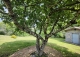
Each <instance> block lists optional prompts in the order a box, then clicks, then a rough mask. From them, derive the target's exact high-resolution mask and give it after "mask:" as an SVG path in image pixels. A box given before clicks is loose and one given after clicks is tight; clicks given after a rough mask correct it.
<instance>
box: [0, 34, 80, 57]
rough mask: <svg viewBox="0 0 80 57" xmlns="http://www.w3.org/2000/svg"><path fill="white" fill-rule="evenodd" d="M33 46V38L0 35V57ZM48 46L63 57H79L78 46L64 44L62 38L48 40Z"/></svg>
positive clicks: (79, 48) (7, 56)
mask: <svg viewBox="0 0 80 57" xmlns="http://www.w3.org/2000/svg"><path fill="white" fill-rule="evenodd" d="M31 45H35V37H32V36H27V37H17V38H16V39H13V38H11V36H4V35H0V57H9V55H11V54H13V53H14V52H16V51H18V50H20V49H22V48H25V47H28V46H31ZM48 45H49V46H51V47H52V48H55V49H56V50H58V51H59V52H61V53H62V54H63V56H64V57H80V46H78V45H74V44H70V43H66V42H65V41H64V39H62V38H50V39H49V41H48Z"/></svg>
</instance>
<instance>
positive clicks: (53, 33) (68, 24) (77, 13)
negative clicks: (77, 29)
mask: <svg viewBox="0 0 80 57" xmlns="http://www.w3.org/2000/svg"><path fill="white" fill-rule="evenodd" d="M79 14H80V11H78V12H76V14H75V16H74V18H73V19H72V20H76V19H77V17H78V16H79ZM71 25H72V24H71V21H69V22H68V23H67V25H65V26H64V27H61V29H58V30H57V31H55V32H54V31H52V32H51V33H50V34H48V36H47V37H48V38H49V37H51V36H52V35H55V34H56V33H58V32H60V31H62V30H64V29H66V28H68V27H70V26H71Z"/></svg>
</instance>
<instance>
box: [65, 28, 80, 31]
mask: <svg viewBox="0 0 80 57" xmlns="http://www.w3.org/2000/svg"><path fill="white" fill-rule="evenodd" d="M71 30H80V27H70V28H67V29H65V31H71Z"/></svg>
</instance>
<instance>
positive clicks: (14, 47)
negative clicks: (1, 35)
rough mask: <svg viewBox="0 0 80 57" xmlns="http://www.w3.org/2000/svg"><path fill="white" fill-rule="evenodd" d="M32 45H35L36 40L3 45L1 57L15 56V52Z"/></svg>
mask: <svg viewBox="0 0 80 57" xmlns="http://www.w3.org/2000/svg"><path fill="white" fill-rule="evenodd" d="M31 45H35V41H34V40H31V41H25V40H24V41H14V42H6V43H3V44H2V45H0V57H9V55H11V54H13V53H14V52H16V51H18V50H20V49H23V48H25V47H28V46H31Z"/></svg>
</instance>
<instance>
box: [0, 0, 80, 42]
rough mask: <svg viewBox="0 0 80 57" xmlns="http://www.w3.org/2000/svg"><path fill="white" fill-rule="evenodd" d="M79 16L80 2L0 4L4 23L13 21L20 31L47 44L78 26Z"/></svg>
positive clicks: (26, 0) (21, 0)
mask: <svg viewBox="0 0 80 57" xmlns="http://www.w3.org/2000/svg"><path fill="white" fill-rule="evenodd" d="M79 14H80V0H1V3H0V18H1V19H3V21H4V22H7V23H10V22H12V21H13V22H14V24H15V25H16V26H17V27H18V28H19V29H20V30H22V31H25V32H26V33H29V34H31V35H33V36H35V37H36V38H37V39H41V40H42V41H46V42H47V40H46V39H48V38H49V37H51V36H52V35H54V34H56V33H57V32H59V31H61V30H64V29H65V28H67V27H69V26H71V25H73V24H76V23H77V22H76V21H77V20H79V18H80V15H79ZM42 33H43V34H44V38H43V37H42V36H41V34H42ZM38 42H39V41H38Z"/></svg>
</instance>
